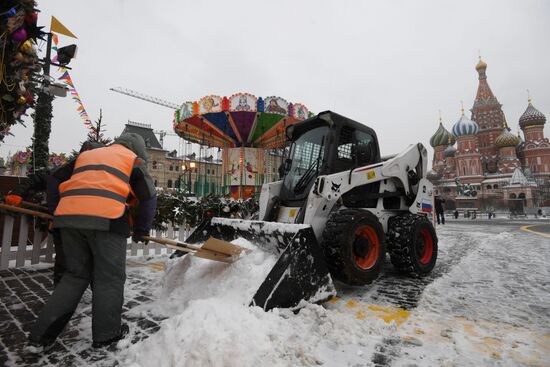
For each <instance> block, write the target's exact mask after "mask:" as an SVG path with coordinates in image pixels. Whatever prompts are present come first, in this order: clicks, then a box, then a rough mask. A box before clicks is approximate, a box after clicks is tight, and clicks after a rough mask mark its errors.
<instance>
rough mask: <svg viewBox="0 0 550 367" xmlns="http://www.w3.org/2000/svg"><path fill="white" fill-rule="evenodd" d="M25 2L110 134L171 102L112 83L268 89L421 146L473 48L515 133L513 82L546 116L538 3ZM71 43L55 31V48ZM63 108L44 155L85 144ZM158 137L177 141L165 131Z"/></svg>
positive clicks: (471, 92)
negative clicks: (72, 48)
mask: <svg viewBox="0 0 550 367" xmlns="http://www.w3.org/2000/svg"><path fill="white" fill-rule="evenodd" d="M38 6H39V8H40V10H41V11H42V13H41V14H40V16H39V19H38V21H39V24H40V25H45V26H46V29H49V23H50V16H51V15H55V16H56V17H57V18H58V19H59V20H60V21H61V22H62V23H63V24H64V25H65V26H67V27H68V28H69V29H70V30H71V31H72V32H73V33H75V34H76V35H77V36H78V40H76V43H77V44H78V46H79V51H78V58H77V59H76V60H74V61H73V62H71V64H70V66H72V67H73V70H72V71H71V76H72V79H73V81H74V83H75V85H76V88H77V90H78V92H79V93H80V96H81V98H82V101H83V102H84V104H85V107H86V109H87V111H88V114H89V115H90V117H91V118H92V119H93V120H95V119H96V118H97V117H98V115H99V109H100V108H102V109H103V117H104V122H106V123H107V135H110V136H115V135H119V134H120V132H121V131H122V129H123V128H124V124H125V123H126V122H127V120H128V119H130V120H133V121H139V122H143V123H150V124H152V125H153V127H154V128H155V129H164V130H170V129H171V127H172V114H173V111H171V110H170V109H168V108H165V107H161V106H157V105H154V104H151V103H147V102H143V101H140V100H137V99H133V98H130V97H127V96H124V95H121V94H117V93H114V92H112V91H110V90H109V88H110V87H116V86H122V87H126V88H130V89H133V90H136V91H139V92H142V93H147V94H150V95H152V96H155V97H159V98H163V99H166V100H169V101H173V102H176V103H181V102H183V101H187V100H198V99H199V98H201V97H203V96H205V95H208V94H216V95H221V96H224V95H225V96H230V95H232V94H233V93H236V92H249V93H252V94H254V95H256V96H262V97H266V96H271V95H277V96H281V97H283V98H285V99H286V100H288V101H290V102H301V103H304V104H305V105H306V106H308V107H309V109H310V110H312V111H314V112H320V111H323V110H329V109H330V110H333V111H335V112H338V113H340V114H342V115H344V116H347V117H350V118H352V119H355V120H357V121H359V122H362V123H365V124H367V125H369V126H370V127H372V128H374V129H375V130H376V131H377V134H378V136H379V140H380V144H381V150H382V154H389V153H393V152H398V151H400V150H402V149H403V148H405V147H406V146H407V145H408V144H411V143H416V142H418V141H420V142H422V143H424V144H425V145H426V146H429V144H428V142H429V138H430V137H431V135H432V134H433V133H434V132H435V130H436V129H437V125H438V110H441V111H442V115H443V122H444V125H445V127H446V128H447V129H450V128H451V126H452V125H453V124H454V122H456V121H457V120H458V118H459V117H460V101H461V100H463V101H464V105H465V108H466V109H470V108H471V107H472V105H473V101H474V98H475V93H476V90H477V85H478V79H477V72H476V71H475V68H474V67H475V64H476V63H477V61H478V52H479V51H481V56H482V58H483V60H484V61H485V62H487V64H488V68H487V76H488V81H489V85H490V86H491V88H492V90H493V92H494V93H495V95H496V97H497V98H498V100H499V101H500V103H502V104H503V109H504V113H505V115H506V118H507V120H508V123H509V125H510V127H511V128H512V130H513V131H514V132H516V131H517V129H518V118H519V117H520V115H521V114H522V113H523V111H524V110H525V108H526V106H527V93H526V89H529V90H530V92H531V96H532V98H533V104H534V105H535V107H536V108H538V109H539V110H540V111H541V112H543V113H544V114H546V115H547V117H549V118H550V115H549V114H550V42H549V40H548V35H550V1H545V0H540V1H530V0H525V1H503V0H494V1H477V0H476V1H464V0H462V1H441V0H432V1H410V0H407V1H387V0H384V1H382V0H381V1H364V0H363V1H359V0H357V1H344V0H341V1H336V0H332V1H326V0H309V1H299V0H295V1H290V0H279V1H271V2H266V1H258V0H256V1H241V0H232V1H207V0H201V1H178V0H170V1H144V0H132V1H130V0H95V1H82V0H80V1H76V0H73V1H67V0H48V1H45V0H41V1H39V4H38ZM73 42H74V41H73V40H72V39H71V38H68V37H64V36H60V46H63V45H67V44H70V43H73ZM43 49H45V46H43ZM55 73H56V75H59V73H57V70H55ZM76 108H77V105H76V104H75V103H74V101H73V100H71V99H70V98H69V97H67V98H57V99H56V100H55V101H54V111H53V114H54V118H53V124H52V134H51V138H50V150H52V151H55V152H62V151H64V152H68V151H70V150H71V149H76V148H77V147H78V146H79V142H81V141H84V140H85V136H86V133H87V129H86V128H85V126H84V124H83V122H82V120H80V118H79V116H78V114H77V112H76ZM468 116H469V114H468ZM548 125H549V124H547V127H546V129H545V134H546V136H547V137H548V136H549V135H550V133H549V132H550V129H549V128H548ZM27 126H28V127H27V128H24V127H22V126H17V127H14V128H13V129H12V132H13V133H14V135H15V136H14V137H7V138H6V139H5V142H4V144H3V145H2V146H0V156H4V157H5V156H6V155H7V153H8V151H11V152H12V153H13V152H15V151H16V150H18V149H23V148H24V147H25V146H27V145H29V144H30V142H31V140H30V138H31V136H32V122H31V121H30V119H28V123H27ZM167 143H168V145H169V147H170V146H172V147H174V148H176V147H177V145H178V143H177V139H175V138H172V140H167ZM429 152H430V156H431V155H432V153H433V151H432V149H431V147H430V148H429Z"/></svg>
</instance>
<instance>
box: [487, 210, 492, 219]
mask: <svg viewBox="0 0 550 367" xmlns="http://www.w3.org/2000/svg"><path fill="white" fill-rule="evenodd" d="M487 217H488V218H489V219H491V218H492V217H493V213H491V212H490V211H489V212H487Z"/></svg>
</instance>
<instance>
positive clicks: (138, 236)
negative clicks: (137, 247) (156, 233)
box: [132, 232, 149, 245]
mask: <svg viewBox="0 0 550 367" xmlns="http://www.w3.org/2000/svg"><path fill="white" fill-rule="evenodd" d="M148 235H149V233H143V232H134V234H133V235H132V241H133V242H135V243H138V242H143V244H145V245H146V244H148V243H149V240H145V239H143V236H148Z"/></svg>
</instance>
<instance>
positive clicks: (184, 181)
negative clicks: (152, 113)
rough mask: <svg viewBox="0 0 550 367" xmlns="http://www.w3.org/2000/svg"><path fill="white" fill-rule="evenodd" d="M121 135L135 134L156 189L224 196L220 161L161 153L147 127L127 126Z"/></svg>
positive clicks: (167, 152) (151, 132) (191, 155)
mask: <svg viewBox="0 0 550 367" xmlns="http://www.w3.org/2000/svg"><path fill="white" fill-rule="evenodd" d="M122 133H136V134H138V135H140V136H141V137H142V138H143V140H144V141H145V146H146V148H147V156H148V157H147V170H148V171H149V174H150V175H151V178H152V179H153V181H154V183H155V186H156V187H158V188H162V189H175V188H181V189H184V190H186V191H187V192H189V193H192V194H195V195H197V196H204V195H208V194H222V193H224V192H223V186H222V183H223V182H222V164H221V161H220V160H216V159H214V158H213V157H197V156H196V154H194V153H193V154H190V155H188V156H184V157H181V156H177V152H176V151H172V152H170V151H168V150H165V149H163V147H162V145H161V144H160V143H159V141H158V139H157V137H156V136H155V134H154V132H153V129H152V128H151V125H149V124H141V123H137V122H129V123H127V124H126V126H125V127H124V130H123V132H122Z"/></svg>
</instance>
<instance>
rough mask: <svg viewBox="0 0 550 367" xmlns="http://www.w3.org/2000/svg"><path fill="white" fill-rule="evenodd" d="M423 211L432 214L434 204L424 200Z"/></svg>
mask: <svg viewBox="0 0 550 367" xmlns="http://www.w3.org/2000/svg"><path fill="white" fill-rule="evenodd" d="M421 210H422V211H423V212H424V213H431V212H432V210H433V206H432V202H431V201H429V200H425V199H422V208H421Z"/></svg>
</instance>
